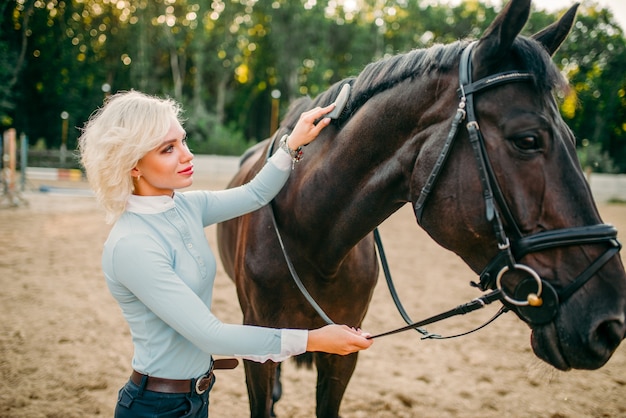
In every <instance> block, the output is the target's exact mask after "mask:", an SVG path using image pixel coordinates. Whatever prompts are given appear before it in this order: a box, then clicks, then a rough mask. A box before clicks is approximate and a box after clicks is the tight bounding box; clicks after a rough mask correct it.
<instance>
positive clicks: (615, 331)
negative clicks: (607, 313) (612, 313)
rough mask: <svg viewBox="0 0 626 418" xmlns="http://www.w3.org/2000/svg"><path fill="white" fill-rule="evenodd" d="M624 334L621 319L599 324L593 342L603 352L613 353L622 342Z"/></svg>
mask: <svg viewBox="0 0 626 418" xmlns="http://www.w3.org/2000/svg"><path fill="white" fill-rule="evenodd" d="M625 333H626V325H625V324H624V320H623V319H611V320H607V321H603V322H601V323H600V324H599V325H598V327H597V328H596V331H595V335H593V337H595V338H593V340H594V341H596V342H597V343H598V344H599V346H600V347H598V348H603V349H605V350H610V351H613V350H615V349H616V348H617V346H618V345H619V344H620V342H622V340H623V339H624V337H625V336H626V335H625Z"/></svg>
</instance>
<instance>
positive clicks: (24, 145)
mask: <svg viewBox="0 0 626 418" xmlns="http://www.w3.org/2000/svg"><path fill="white" fill-rule="evenodd" d="M27 167H28V136H26V134H25V133H24V132H22V134H21V135H20V173H21V176H20V189H21V191H25V190H26V168H27Z"/></svg>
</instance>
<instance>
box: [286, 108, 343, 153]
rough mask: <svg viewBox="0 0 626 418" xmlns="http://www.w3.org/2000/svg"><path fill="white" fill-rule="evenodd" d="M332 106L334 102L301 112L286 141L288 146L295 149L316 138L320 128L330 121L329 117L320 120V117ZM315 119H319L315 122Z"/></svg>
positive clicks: (329, 110)
mask: <svg viewBox="0 0 626 418" xmlns="http://www.w3.org/2000/svg"><path fill="white" fill-rule="evenodd" d="M334 108H335V104H334V103H332V104H330V105H328V106H326V107H316V108H314V109H311V110H308V111H306V112H303V113H302V114H301V115H300V119H298V123H296V126H295V128H293V131H292V132H291V134H290V135H289V140H288V141H287V144H288V145H289V148H291V149H293V150H295V149H297V148H298V147H301V146H303V145H306V144H308V143H309V142H311V141H313V140H314V139H315V138H317V136H318V135H319V133H320V132H321V131H322V129H324V128H325V127H327V126H328V124H329V123H330V118H323V119H321V120H320V118H321V117H323V116H324V115H326V114H328V113H329V112H331V111H332V110H333V109H334ZM317 120H319V122H318V123H317V124H316V123H315V121H317Z"/></svg>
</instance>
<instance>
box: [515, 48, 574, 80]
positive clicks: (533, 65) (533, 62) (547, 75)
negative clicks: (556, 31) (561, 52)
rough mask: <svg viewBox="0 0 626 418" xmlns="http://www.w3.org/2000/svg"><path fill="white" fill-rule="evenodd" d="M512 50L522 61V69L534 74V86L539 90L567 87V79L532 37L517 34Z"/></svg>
mask: <svg viewBox="0 0 626 418" xmlns="http://www.w3.org/2000/svg"><path fill="white" fill-rule="evenodd" d="M513 52H514V53H515V54H516V55H517V56H518V57H519V58H520V60H521V61H522V62H521V64H522V65H523V66H524V70H526V71H528V72H530V73H531V74H533V75H534V83H535V86H536V87H537V88H538V89H539V90H540V91H551V90H554V91H562V90H565V89H567V80H566V79H565V77H563V75H562V74H561V72H560V71H559V69H558V67H557V66H556V64H555V63H554V62H553V61H552V57H550V55H549V54H548V53H547V52H546V50H545V49H544V48H543V46H542V45H541V44H540V43H538V42H537V41H535V40H534V39H531V38H527V37H523V36H519V37H517V38H516V39H515V42H514V43H513Z"/></svg>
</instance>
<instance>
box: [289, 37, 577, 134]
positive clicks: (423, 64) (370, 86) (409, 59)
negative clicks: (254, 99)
mask: <svg viewBox="0 0 626 418" xmlns="http://www.w3.org/2000/svg"><path fill="white" fill-rule="evenodd" d="M469 42H470V41H468V40H462V41H456V42H453V43H451V44H446V45H444V44H436V45H433V46H431V47H429V48H423V49H414V50H412V51H409V52H407V53H404V54H398V55H394V56H392V57H389V58H385V59H381V60H379V61H375V62H372V63H370V64H368V65H367V66H365V68H364V69H363V70H362V71H361V73H360V74H359V75H358V76H357V77H352V78H347V79H345V80H342V81H339V82H337V83H335V84H333V85H332V86H331V87H329V88H328V90H326V91H325V92H323V93H321V94H320V95H319V96H317V97H316V98H315V99H311V98H310V97H308V96H305V97H301V98H299V99H297V100H295V101H294V102H293V103H292V105H291V106H290V108H289V110H288V112H287V115H286V116H285V118H284V119H283V122H282V125H283V126H284V127H286V128H287V129H289V130H291V129H293V127H294V126H295V125H296V122H297V121H298V118H299V117H300V114H301V113H302V112H304V111H306V110H309V109H312V108H314V107H316V106H327V105H329V104H330V103H332V102H333V100H334V99H335V98H336V97H337V94H339V90H340V89H341V87H342V86H343V84H345V83H350V84H351V86H352V90H351V95H350V99H349V100H348V103H347V104H346V108H345V110H344V111H343V112H342V114H341V117H340V119H339V120H338V123H339V124H341V123H342V122H343V121H345V120H346V119H348V118H349V117H350V116H351V115H352V114H353V113H354V112H356V110H358V109H359V108H360V107H361V106H363V104H365V103H366V102H367V101H368V100H369V99H370V98H371V97H373V96H374V95H376V94H378V93H380V92H382V91H385V90H388V89H390V88H392V87H394V86H396V85H397V84H399V83H401V82H403V81H404V80H406V79H409V78H415V77H418V76H420V75H422V74H427V73H430V72H433V71H438V72H440V73H446V72H449V71H450V70H452V69H455V68H457V66H458V63H459V57H460V54H461V53H462V51H463V49H465V48H466V47H467V45H468V44H469ZM512 49H513V53H514V55H515V56H516V57H517V58H518V59H519V61H520V63H521V65H522V66H523V68H519V69H520V70H525V71H528V72H530V73H531V74H533V75H534V84H535V87H536V88H538V89H539V90H540V91H549V90H552V89H564V88H566V86H567V82H566V80H565V79H564V78H563V76H562V75H561V73H560V71H559V70H558V68H557V67H556V65H555V64H554V63H553V62H552V59H551V57H550V56H549V55H548V54H547V53H546V52H545V50H544V49H543V46H541V44H539V43H538V42H536V41H535V40H533V39H531V38H527V37H524V36H518V37H517V38H516V39H515V41H514V43H513V47H512Z"/></svg>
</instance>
